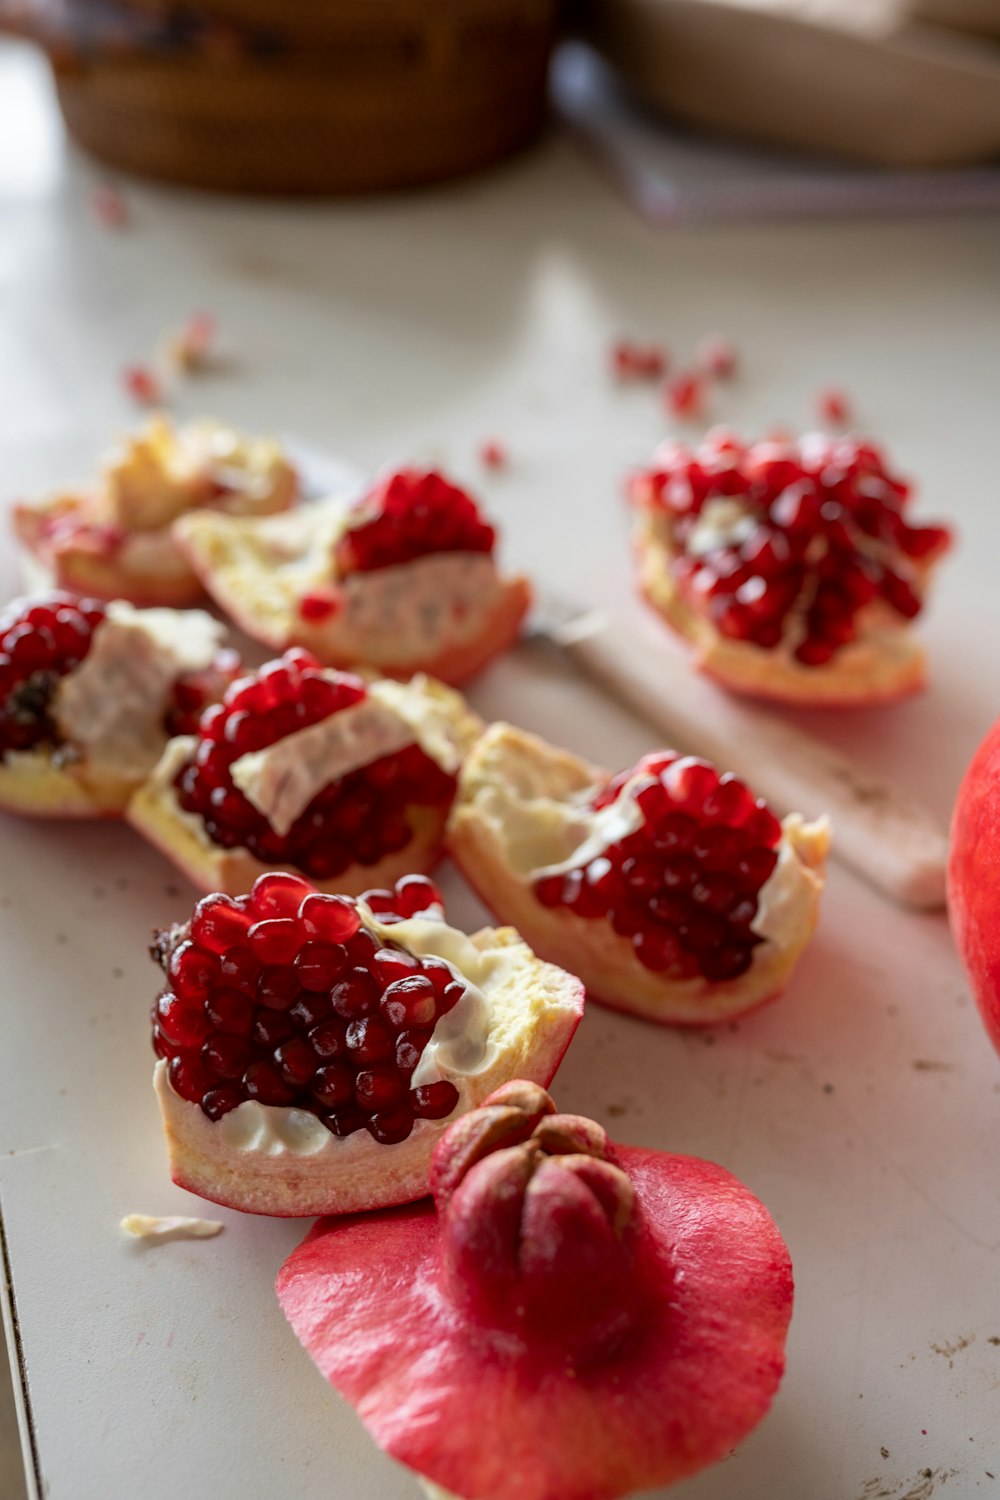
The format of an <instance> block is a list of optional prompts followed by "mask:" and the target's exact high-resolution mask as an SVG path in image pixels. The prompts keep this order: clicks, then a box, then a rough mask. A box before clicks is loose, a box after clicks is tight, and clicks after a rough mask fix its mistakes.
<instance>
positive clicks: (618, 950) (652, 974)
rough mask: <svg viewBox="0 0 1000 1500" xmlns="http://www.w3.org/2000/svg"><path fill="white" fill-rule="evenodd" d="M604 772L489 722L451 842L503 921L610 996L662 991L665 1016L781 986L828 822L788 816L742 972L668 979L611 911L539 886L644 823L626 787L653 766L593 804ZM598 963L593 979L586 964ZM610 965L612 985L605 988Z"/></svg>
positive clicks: (811, 916)
mask: <svg viewBox="0 0 1000 1500" xmlns="http://www.w3.org/2000/svg"><path fill="white" fill-rule="evenodd" d="M606 780H607V776H606V774H605V773H603V772H600V771H598V770H597V769H596V768H594V767H592V766H589V765H587V764H586V763H585V762H583V761H581V760H578V759H577V758H576V757H575V756H572V755H570V754H568V753H567V752H565V751H562V750H557V749H556V748H555V747H553V746H551V745H548V744H546V743H545V741H543V740H540V739H538V738H537V737H536V736H534V735H529V734H526V733H524V732H523V731H521V730H518V729H516V728H514V727H513V726H511V725H507V724H493V725H491V726H490V727H489V728H488V729H487V730H486V732H485V733H484V734H483V736H482V738H481V739H480V740H479V741H478V743H477V744H476V746H475V747H474V748H473V750H472V752H471V753H470V755H469V756H468V757H467V759H466V761H465V763H464V765H463V769H462V772H461V775H460V781H459V794H458V798H457V799H456V802H455V805H454V808H453V810H452V814H451V818H450V821H449V831H448V838H449V847H450V849H451V852H452V853H453V855H454V856H455V858H456V860H457V861H458V863H459V865H460V866H461V867H462V868H463V870H464V871H465V873H466V874H467V875H469V877H470V879H471V880H472V882H473V884H475V885H478V888H479V890H480V893H481V894H482V896H483V897H484V899H485V900H486V901H487V903H488V904H489V905H490V906H491V907H492V909H493V910H494V911H495V912H496V913H497V914H498V916H500V917H501V919H503V920H509V921H512V922H516V923H517V925H518V926H519V928H520V929H521V930H522V931H524V933H525V936H526V937H527V938H528V940H529V941H532V942H533V943H534V945H535V946H536V947H538V948H539V949H541V950H542V951H544V952H546V953H547V955H548V956H550V957H551V958H552V959H553V961H555V962H564V963H565V964H566V965H567V967H571V968H573V970H574V972H577V973H579V974H580V976H581V978H583V979H584V981H585V982H586V983H587V984H588V988H592V989H593V991H594V993H595V995H596V997H598V998H600V999H602V1000H606V1001H608V1002H609V1003H611V1004H616V1003H621V1004H622V1005H623V1007H624V1008H627V1009H637V1010H639V1011H641V1013H643V1014H650V1015H655V1014H656V1012H657V1009H658V1007H659V1005H660V1002H661V1001H662V1010H663V1013H664V1017H665V1018H666V1019H670V1020H677V1021H683V1022H698V1021H700V1020H713V1019H717V1018H718V1015H720V1014H724V1013H726V1009H727V1004H728V1003H729V1001H728V998H727V997H730V996H731V997H733V999H734V1000H735V999H737V998H739V997H745V996H749V997H750V999H748V1000H747V999H744V1000H742V1003H740V1004H739V1006H738V1008H740V1009H742V1008H744V1006H745V1005H746V1004H752V1003H756V999H765V998H768V997H769V995H770V994H773V993H776V992H777V991H778V990H779V989H780V988H781V986H782V983H783V981H784V978H785V977H786V974H787V969H788V968H790V967H791V964H792V963H793V962H794V960H795V958H796V957H797V956H798V953H799V952H800V951H801V949H802V948H803V947H804V946H805V943H806V942H807V941H808V938H809V937H810V936H811V933H812V930H813V927H814V925H815V921H816V914H817V907H818V900H819V894H820V891H821V890H822V886H823V874H822V871H823V863H824V860H825V856H826V853H827V849H828V846H829V841H830V831H829V823H828V820H827V819H825V818H823V819H820V820H819V821H818V822H815V823H806V822H805V821H804V819H803V818H802V817H801V816H799V815H798V814H795V813H793V814H790V815H789V816H788V817H786V818H785V819H784V820H783V822H782V825H781V826H782V834H781V840H780V843H779V845H778V849H777V854H778V860H777V864H776V865H775V867H774V870H773V871H772V873H771V875H770V876H769V877H768V879H767V880H766V881H765V882H764V884H763V885H762V887H761V889H760V891H759V893H758V896H757V911H756V914H755V916H754V918H753V920H752V922H751V924H750V931H751V932H752V933H753V934H754V935H755V936H757V937H758V938H760V939H761V942H759V943H758V944H757V945H756V946H755V947H754V949H753V952H752V955H751V962H750V967H749V969H748V970H747V971H746V973H744V974H742V975H741V976H739V977H738V978H737V979H734V980H723V981H709V980H707V979H705V978H704V977H703V976H701V975H698V976H696V977H694V978H690V979H678V978H671V977H670V976H669V975H668V974H665V973H661V972H656V971H651V970H649V969H646V968H645V966H644V965H642V964H641V962H640V960H639V959H638V958H637V957H636V955H635V953H634V950H633V947H632V943H631V940H630V939H629V938H628V937H625V936H623V935H620V934H619V933H617V932H615V930H614V928H613V927H612V925H611V923H610V921H609V920H608V919H607V918H606V917H604V916H597V917H583V916H579V915H577V914H576V913H575V912H573V911H571V910H570V909H569V908H567V907H563V906H555V907H543V906H542V904H541V903H540V902H539V901H538V899H537V897H536V896H535V893H534V885H535V882H536V881H537V880H540V879H542V878H544V877H545V876H548V875H554V874H562V873H565V872H566V871H568V870H572V869H577V868H580V867H583V866H584V865H586V864H587V863H588V862H589V861H591V860H593V859H596V858H598V857H600V855H602V854H603V853H604V851H605V850H607V849H608V848H609V847H610V846H611V845H612V844H614V843H617V842H618V841H619V840H621V839H622V838H624V837H625V836H627V835H628V834H629V833H631V832H634V831H635V830H636V829H637V828H639V827H641V826H642V824H643V821H644V820H643V814H642V810H641V808H640V807H639V806H638V804H637V803H636V802H635V801H634V800H633V798H632V795H631V793H632V791H633V790H634V789H635V788H636V786H638V785H640V784H644V783H647V782H648V781H649V773H648V772H644V771H640V772H638V773H637V774H636V775H635V776H634V777H632V778H630V780H629V781H628V782H627V783H626V784H625V785H624V786H623V787H622V788H621V790H620V792H619V793H618V795H617V796H616V798H615V800H614V801H613V802H611V803H609V804H608V805H606V806H605V807H603V808H601V809H598V810H595V809H594V808H593V807H591V806H590V804H591V802H592V801H593V799H594V797H595V796H596V795H597V793H598V792H600V791H601V789H602V788H603V786H604V785H605V783H606ZM557 947H558V951H555V949H556V948H557ZM574 954H575V955H576V957H575V961H574ZM594 964H596V965H599V977H598V976H597V975H595V974H594V973H588V972H587V970H588V966H590V965H594ZM614 975H616V976H617V982H618V985H619V989H618V992H617V993H616V992H615V990H614V989H613V988H612V990H611V992H610V993H609V992H608V988H607V985H608V982H609V976H614ZM772 980H773V986H772ZM602 981H603V983H602ZM611 982H612V983H613V980H612V981H611ZM668 998H669V1006H668V1004H667V1000H668ZM706 1002H710V1003H706Z"/></svg>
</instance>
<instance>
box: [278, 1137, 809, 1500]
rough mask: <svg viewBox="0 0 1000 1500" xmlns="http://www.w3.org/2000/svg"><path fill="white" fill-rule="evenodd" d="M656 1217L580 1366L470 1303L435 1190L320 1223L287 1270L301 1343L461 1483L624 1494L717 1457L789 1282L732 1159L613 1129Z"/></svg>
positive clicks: (494, 1493) (488, 1497)
mask: <svg viewBox="0 0 1000 1500" xmlns="http://www.w3.org/2000/svg"><path fill="white" fill-rule="evenodd" d="M614 1159H615V1160H616V1162H617V1164H618V1165H619V1166H621V1167H622V1168H624V1170H625V1171H626V1172H627V1174H628V1176H629V1178H630V1180H631V1183H632V1186H633V1188H634V1189H635V1192H636V1196H637V1199H638V1202H639V1204H640V1206H641V1208H642V1210H643V1212H644V1216H645V1222H646V1231H645V1233H646V1237H647V1238H646V1248H647V1249H648V1252H649V1261H648V1263H647V1264H648V1266H649V1269H648V1270H647V1273H646V1274H647V1277H648V1283H647V1284H648V1293H647V1303H646V1304H645V1305H644V1306H643V1315H642V1319H641V1323H640V1325H639V1326H637V1327H636V1329H635V1332H634V1336H633V1338H632V1339H630V1340H629V1341H628V1342H626V1343H625V1344H624V1345H623V1346H621V1347H620V1348H619V1349H618V1350H617V1352H616V1353H615V1354H613V1355H612V1356H611V1357H609V1358H605V1359H602V1360H596V1359H595V1360H594V1361H592V1362H591V1363H583V1364H578V1365H573V1364H571V1363H567V1361H566V1359H565V1358H564V1357H561V1356H558V1355H556V1356H553V1355H552V1354H549V1355H545V1354H544V1353H543V1352H541V1350H539V1349H538V1348H537V1347H535V1346H533V1345H532V1343H531V1342H530V1339H529V1337H528V1336H527V1335H526V1336H525V1337H524V1338H523V1339H517V1338H516V1337H514V1336H512V1335H510V1334H504V1335H503V1336H493V1335H491V1331H490V1330H489V1329H487V1328H482V1327H479V1326H477V1325H475V1324H471V1323H469V1322H466V1321H465V1320H464V1319H463V1318H462V1317H461V1316H460V1315H459V1313H458V1312H457V1310H456V1309H455V1307H454V1305H453V1304H452V1303H451V1302H450V1300H449V1299H448V1297H447V1296H446V1295H444V1294H443V1293H442V1288H441V1285H440V1279H439V1259H438V1244H439V1240H438V1227H437V1219H436V1216H435V1214H434V1211H433V1209H432V1208H430V1207H428V1206H416V1207H411V1208H401V1209H395V1210H393V1211H391V1212H389V1213H385V1214H380V1215H377V1216H374V1217H367V1218H360V1217H356V1218H349V1219H342V1220H339V1221H333V1222H330V1221H324V1222H320V1223H319V1224H317V1225H315V1226H314V1228H313V1229H312V1230H311V1231H310V1233H309V1235H308V1236H307V1237H306V1239H305V1240H304V1241H303V1243H302V1244H301V1245H300V1246H299V1248H298V1249H297V1250H295V1251H293V1253H292V1255H291V1256H290V1257H289V1259H288V1260H287V1261H286V1262H285V1265H284V1266H283V1267H282V1269H281V1271H280V1272H279V1275H278V1280H277V1292H278V1299H279V1301H280V1303H281V1306H282V1309H283V1311H284V1313H285V1316H286V1317H287V1318H288V1320H289V1322H290V1323H291V1325H292V1328H293V1329H294V1330H295V1333H296V1334H297V1336H298V1338H299V1340H300V1341H301V1343H302V1344H303V1346H304V1348H305V1349H306V1351H307V1352H308V1354H309V1355H310V1357H311V1358H312V1359H313V1361H314V1362H315V1363H316V1365H317V1366H318V1367H319V1369H320V1370H321V1372H322V1373H323V1375H325V1377H326V1378H327V1380H329V1381H330V1383H331V1384H332V1385H333V1386H334V1387H335V1388H336V1389H337V1390H338V1391H339V1392H340V1394H341V1395H342V1396H344V1397H345V1398H346V1399H347V1400H348V1401H349V1402H350V1403H351V1405H352V1406H354V1407H355V1409H356V1410H357V1412H358V1415H359V1416H360V1417H361V1420H362V1421H363V1422H364V1424H365V1426H366V1427H367V1428H368V1430H369V1432H370V1433H371V1434H372V1436H373V1438H374V1439H375V1441H376V1442H377V1443H379V1445H380V1446H381V1447H382V1448H384V1449H385V1450H386V1451H387V1452H388V1453H389V1454H391V1456H392V1457H393V1458H395V1459H397V1460H398V1461H399V1462H401V1463H403V1464H406V1465H408V1466H409V1467H410V1468H411V1469H414V1470H415V1471H416V1472H417V1473H418V1474H420V1475H422V1476H424V1477H425V1478H426V1479H428V1480H430V1481H432V1482H433V1484H435V1485H439V1486H441V1487H443V1488H444V1490H445V1491H446V1492H450V1493H452V1494H454V1495H459V1496H467V1497H472V1496H475V1497H476V1500H614V1497H617V1496H621V1495H625V1494H630V1493H631V1492H632V1491H633V1490H640V1489H642V1490H644V1489H647V1488H649V1487H652V1486H659V1485H666V1484H671V1483H673V1482H674V1481H676V1480H679V1479H683V1478H685V1477H686V1476H688V1475H691V1474H694V1473H696V1472H697V1471H698V1470H699V1469H702V1468H704V1467H705V1466H706V1465H708V1464H711V1463H714V1462H717V1461H718V1460H720V1459H723V1458H725V1457H726V1456H727V1454H728V1453H729V1452H730V1450H731V1449H732V1447H733V1446H734V1445H735V1444H736V1443H738V1442H740V1441H741V1440H742V1439H743V1438H744V1437H746V1435H747V1434H748V1433H749V1432H750V1431H751V1430H752V1429H753V1428H754V1427H755V1426H756V1425H757V1423H758V1422H760V1420H761V1419H762V1418H763V1416H764V1415H765V1413H766V1412H767V1410H768V1408H769V1406H770V1405H771V1402H772V1400H773V1398H774V1394H775V1392H776V1390H777V1388H778V1384H779V1381H780V1379H781V1376H782V1373H783V1370H784V1360H785V1356H784V1348H785V1338H786V1334H787V1329H788V1323H789V1319H790V1317H791V1311H792V1300H793V1282H792V1269H791V1262H790V1260H789V1256H788V1251H787V1249H786V1247H785V1244H784V1242H783V1240H782V1238H781V1235H780V1233H779V1232H778V1229H777V1227H776V1226H775V1224H774V1221H773V1220H772V1218H771V1216H770V1215H769V1214H768V1212H767V1210H766V1209H765V1208H764V1207H763V1205H762V1204H761V1203H760V1202H759V1201H758V1200H757V1199H756V1198H755V1197H754V1196H753V1195H752V1194H751V1193H750V1192H749V1190H748V1189H747V1188H745V1187H744V1186H743V1185H742V1183H740V1182H738V1181H737V1180H736V1178H734V1177H732V1176H731V1175H730V1174H729V1173H728V1172H726V1171H724V1170H723V1169H722V1168H721V1167H717V1166H714V1165H713V1164H711V1163H709V1162H704V1161H699V1160H697V1159H696V1158H693V1157H686V1156H674V1155H667V1154H666V1153H663V1152H656V1151H642V1150H638V1149H635V1148H633V1147H627V1146H625V1147H622V1146H618V1147H615V1148H614Z"/></svg>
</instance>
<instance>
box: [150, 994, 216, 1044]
mask: <svg viewBox="0 0 1000 1500" xmlns="http://www.w3.org/2000/svg"><path fill="white" fill-rule="evenodd" d="M156 1016H157V1024H158V1025H159V1028H160V1031H161V1032H162V1034H163V1036H164V1038H165V1039H166V1040H167V1041H168V1042H169V1043H170V1044H171V1045H172V1046H174V1047H182V1048H183V1047H193V1048H198V1047H200V1046H201V1044H202V1042H204V1040H205V1038H206V1037H207V1036H208V1033H209V1031H210V1029H211V1028H210V1026H209V1022H208V1019H207V1017H206V1015H205V1010H204V1006H203V1005H202V1004H201V1003H200V1002H199V1001H198V999H197V998H195V999H186V998H184V997H182V996H180V995H175V994H173V993H172V992H171V991H169V990H168V991H167V992H166V994H164V995H161V996H160V998H159V1000H158V1001H157V1005H156Z"/></svg>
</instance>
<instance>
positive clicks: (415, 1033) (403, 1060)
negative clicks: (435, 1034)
mask: <svg viewBox="0 0 1000 1500" xmlns="http://www.w3.org/2000/svg"><path fill="white" fill-rule="evenodd" d="M430 1038H431V1032H430V1029H429V1028H428V1029H427V1030H422V1031H421V1030H410V1031H401V1032H400V1033H399V1035H398V1036H397V1038H396V1067H397V1068H398V1069H399V1071H400V1072H401V1073H405V1074H406V1075H407V1076H409V1075H410V1074H411V1073H412V1072H413V1070H414V1068H415V1067H416V1066H417V1063H418V1062H419V1061H420V1058H421V1056H422V1055H423V1050H424V1048H425V1047H426V1046H427V1043H428V1042H429V1041H430Z"/></svg>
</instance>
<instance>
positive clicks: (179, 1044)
mask: <svg viewBox="0 0 1000 1500" xmlns="http://www.w3.org/2000/svg"><path fill="white" fill-rule="evenodd" d="M152 953H153V956H154V958H155V959H156V960H157V961H158V962H159V963H160V965H161V966H162V968H163V970H164V972H165V975H166V985H165V988H164V990H163V992H162V993H161V995H160V997H159V999H158V1000H157V1002H156V1004H155V1005H154V1007H153V1011H152V1031H153V1048H154V1051H155V1052H156V1055H157V1058H158V1059H159V1061H158V1062H157V1064H156V1072H155V1078H156V1089H157V1094H158V1097H159V1100H160V1105H161V1109H162V1111H163V1117H164V1125H165V1129H166V1132H167V1139H168V1143H169V1146H170V1156H171V1168H172V1173H173V1176H174V1180H175V1181H176V1182H179V1183H180V1184H181V1185H182V1186H184V1187H187V1188H189V1189H190V1190H191V1191H193V1192H197V1193H201V1194H202V1195H203V1196H205V1197H208V1198H212V1199H215V1200H217V1201H219V1202H222V1203H228V1204H230V1205H231V1206H232V1207H234V1208H241V1209H245V1210H247V1211H249V1212H257V1213H278V1214H290V1215H294V1214H308V1213H321V1212H354V1211H355V1210H357V1209H361V1208H370V1207H376V1206H381V1205H385V1204H390V1203H399V1202H405V1201H407V1200H408V1199H410V1198H415V1197H421V1196H422V1195H423V1194H424V1193H426V1191H427V1169H428V1164H429V1160H430V1153H431V1150H432V1148H433V1144H434V1141H435V1140H436V1138H437V1136H438V1135H439V1134H440V1131H441V1130H442V1129H443V1128H444V1126H443V1122H444V1121H445V1120H446V1119H447V1118H449V1117H450V1116H451V1115H453V1114H455V1113H456V1112H457V1111H460V1110H465V1109H468V1108H470V1107H472V1106H474V1105H475V1104H477V1103H478V1102H479V1100H480V1099H481V1098H483V1097H484V1096H485V1095H486V1094H487V1093H489V1092H490V1090H491V1089H492V1088H495V1087H496V1086H497V1084H498V1083H501V1082H503V1081H505V1080H506V1079H508V1078H509V1077H511V1075H512V1073H513V1072H514V1071H515V1070H516V1071H524V1069H525V1068H527V1069H528V1070H529V1071H530V1072H531V1073H532V1075H533V1076H535V1077H536V1078H538V1079H539V1080H546V1081H547V1080H548V1079H550V1078H551V1077H552V1074H553V1073H554V1071H555V1069H556V1067H557V1065H558V1063H559V1060H560V1058H561V1057H562V1054H563V1051H564V1050H565V1048H566V1046H567V1045H568V1042H569V1039H570V1037H571V1036H572V1034H573V1031H574V1030H575V1028H576V1025H577V1023H578V1021H579V1019H580V1015H581V1013H582V1009H583V992H582V987H581V986H580V984H579V982H578V981H577V980H575V979H573V978H571V976H569V975H568V974H564V973H562V972H561V971H560V970H557V969H554V968H552V967H551V966H550V965H548V964H543V963H540V962H539V961H538V960H537V959H536V958H535V957H534V955H533V954H532V953H531V952H530V951H529V950H528V949H527V948H526V947H525V945H524V944H523V943H521V942H520V940H519V939H518V938H517V936H516V934H514V933H511V932H510V931H502V932H493V931H491V930H489V929H484V930H483V931H482V932H479V933H476V934H475V935H474V936H472V937H468V936H466V935H465V934H464V933H461V932H459V931H457V930H456V929H455V928H452V927H449V925H448V924H447V922H446V921H445V917H444V910H443V904H442V900H441V895H440V892H439V891H438V890H437V888H436V886H434V885H433V884H432V883H431V882H430V881H429V880H427V879H426V878H425V877H424V876H421V875H407V876H404V877H403V878H402V879H401V880H398V881H397V882H396V883H395V886H394V887H393V889H391V890H389V889H380V890H370V891H366V892H365V893H364V895H363V896H362V897H359V898H358V899H357V900H354V899H352V898H350V897H346V896H341V895H331V894H323V893H321V892H318V891H317V890H316V888H315V887H314V886H313V885H312V884H311V883H310V882H309V881H307V880H304V879H303V878H302V877H301V876H297V875H292V874H288V873H285V872H280V871H275V872H269V873H267V874H265V875H262V876H260V877H259V878H258V879H257V881H255V883H254V885H253V888H252V889H251V891H250V893H249V895H244V896H238V897H235V898H233V897H230V896H226V895H223V894H220V893H216V894H213V895H210V896H205V897H204V898H203V899H202V900H201V901H199V902H198V904H197V906H196V907H195V908H194V912H193V914H192V917H191V919H190V921H189V922H187V923H185V924H184V925H183V926H178V927H174V928H171V929H170V930H168V931H165V932H161V933H159V934H157V936H156V939H155V941H154V945H153V948H152ZM432 1043H433V1046H432ZM429 1048H431V1050H430V1051H429V1052H428V1049H429ZM387 1148H392V1149H391V1150H389V1149H387Z"/></svg>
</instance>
